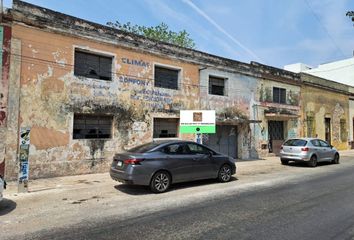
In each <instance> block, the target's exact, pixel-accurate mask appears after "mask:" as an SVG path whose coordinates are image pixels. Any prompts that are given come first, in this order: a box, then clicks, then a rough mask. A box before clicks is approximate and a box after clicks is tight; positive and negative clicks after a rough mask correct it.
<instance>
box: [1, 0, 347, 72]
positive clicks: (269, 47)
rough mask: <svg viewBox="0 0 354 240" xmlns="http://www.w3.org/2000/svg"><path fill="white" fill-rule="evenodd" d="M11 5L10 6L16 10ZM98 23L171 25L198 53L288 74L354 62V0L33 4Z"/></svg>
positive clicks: (66, 0)
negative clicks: (288, 68) (290, 67)
mask: <svg viewBox="0 0 354 240" xmlns="http://www.w3.org/2000/svg"><path fill="white" fill-rule="evenodd" d="M11 2H12V1H11V0H4V5H5V6H6V7H11ZM27 2H30V3H33V4H36V5H39V6H42V7H46V8H50V9H52V10H55V11H59V12H62V13H65V14H69V15H73V16H76V17H80V18H83V19H86V20H90V21H93V22H97V23H101V24H106V22H108V21H115V20H119V21H120V22H128V21H130V22H132V23H136V24H139V25H145V26H154V25H157V24H159V23H160V22H165V23H167V24H168V25H169V26H170V28H171V29H172V30H173V31H179V30H183V29H185V30H187V32H189V33H190V35H191V37H192V38H193V39H194V40H195V42H196V45H197V49H198V50H201V51H204V52H208V53H211V54H215V55H218V56H222V57H226V58H231V59H235V60H238V61H242V62H250V61H257V62H262V63H264V64H268V65H271V66H275V67H280V68H283V66H284V65H286V64H291V63H296V62H303V63H306V64H309V65H312V66H317V65H318V64H321V63H326V62H331V61H336V60H340V59H344V58H349V57H352V56H353V51H354V27H353V23H352V22H351V21H350V19H349V18H348V17H346V16H345V13H346V12H347V11H348V10H354V0H248V1H246V0H129V1H127V0H124V1H123V0H56V1H55V0H51V1H49V0H27Z"/></svg>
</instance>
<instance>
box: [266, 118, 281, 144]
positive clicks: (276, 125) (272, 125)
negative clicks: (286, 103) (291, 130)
mask: <svg viewBox="0 0 354 240" xmlns="http://www.w3.org/2000/svg"><path fill="white" fill-rule="evenodd" d="M268 132H269V140H284V122H283V121H269V122H268Z"/></svg>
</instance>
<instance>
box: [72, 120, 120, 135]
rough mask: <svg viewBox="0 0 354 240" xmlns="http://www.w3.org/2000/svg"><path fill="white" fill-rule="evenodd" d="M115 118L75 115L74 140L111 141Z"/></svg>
mask: <svg viewBox="0 0 354 240" xmlns="http://www.w3.org/2000/svg"><path fill="white" fill-rule="evenodd" d="M112 127H113V116H111V115H103V114H83V113H74V119H73V139H78V140H80V139H111V138H112V136H113V134H112V132H113V129H112Z"/></svg>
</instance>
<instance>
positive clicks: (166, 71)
mask: <svg viewBox="0 0 354 240" xmlns="http://www.w3.org/2000/svg"><path fill="white" fill-rule="evenodd" d="M178 76H179V70H178V69H170V68H165V67H161V66H155V87H161V88H169V89H178Z"/></svg>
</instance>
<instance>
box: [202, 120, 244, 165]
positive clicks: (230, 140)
mask: <svg viewBox="0 0 354 240" xmlns="http://www.w3.org/2000/svg"><path fill="white" fill-rule="evenodd" d="M203 144H204V145H206V146H209V147H210V148H212V149H214V150H215V151H217V152H220V153H223V154H225V155H228V156H230V157H233V158H237V126H229V125H216V133H215V134H208V135H207V136H206V137H203Z"/></svg>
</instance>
